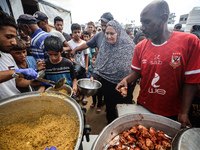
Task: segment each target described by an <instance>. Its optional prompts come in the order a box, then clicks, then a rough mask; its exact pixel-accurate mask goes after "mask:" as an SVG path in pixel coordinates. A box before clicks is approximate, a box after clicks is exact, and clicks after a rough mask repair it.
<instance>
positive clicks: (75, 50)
mask: <svg viewBox="0 0 200 150" xmlns="http://www.w3.org/2000/svg"><path fill="white" fill-rule="evenodd" d="M87 48H88V45H87V44H86V43H83V44H82V45H80V46H79V47H77V48H75V49H73V50H72V51H71V54H72V56H74V55H75V53H76V52H78V51H83V50H85V49H87Z"/></svg>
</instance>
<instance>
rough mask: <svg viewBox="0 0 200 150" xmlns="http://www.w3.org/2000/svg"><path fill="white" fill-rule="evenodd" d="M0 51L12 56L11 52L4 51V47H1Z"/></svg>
mask: <svg viewBox="0 0 200 150" xmlns="http://www.w3.org/2000/svg"><path fill="white" fill-rule="evenodd" d="M0 51H1V52H4V53H8V54H10V50H4V49H3V47H1V46H0Z"/></svg>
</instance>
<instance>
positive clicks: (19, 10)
mask: <svg viewBox="0 0 200 150" xmlns="http://www.w3.org/2000/svg"><path fill="white" fill-rule="evenodd" d="M9 1H10V5H11V8H12V11H13V16H14V18H15V20H17V19H18V18H19V16H20V15H21V14H24V9H23V7H22V2H21V0H9Z"/></svg>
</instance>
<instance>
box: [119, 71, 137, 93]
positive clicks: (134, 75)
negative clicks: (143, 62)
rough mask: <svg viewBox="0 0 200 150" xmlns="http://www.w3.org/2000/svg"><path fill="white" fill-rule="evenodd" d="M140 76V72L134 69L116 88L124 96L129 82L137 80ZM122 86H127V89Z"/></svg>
mask: <svg viewBox="0 0 200 150" xmlns="http://www.w3.org/2000/svg"><path fill="white" fill-rule="evenodd" d="M138 78H140V74H138V73H137V72H136V71H133V72H132V73H131V74H130V75H128V76H127V77H125V78H124V79H123V80H122V81H121V82H120V83H118V84H117V86H116V90H117V91H118V92H119V93H121V94H122V96H125V95H126V91H127V89H128V84H129V83H131V82H135V81H136V80H137V79H138ZM122 87H125V89H123V88H122Z"/></svg>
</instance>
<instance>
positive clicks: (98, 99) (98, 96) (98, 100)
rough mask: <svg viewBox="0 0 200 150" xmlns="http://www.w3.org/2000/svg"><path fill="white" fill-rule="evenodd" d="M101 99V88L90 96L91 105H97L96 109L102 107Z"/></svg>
mask: <svg viewBox="0 0 200 150" xmlns="http://www.w3.org/2000/svg"><path fill="white" fill-rule="evenodd" d="M100 82H101V81H100ZM102 98H103V88H102V87H101V88H100V89H98V92H97V93H96V94H95V95H93V96H92V101H93V104H94V105H96V103H97V107H101V106H102Z"/></svg>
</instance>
